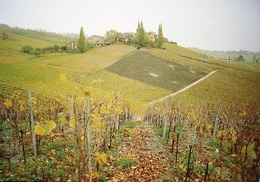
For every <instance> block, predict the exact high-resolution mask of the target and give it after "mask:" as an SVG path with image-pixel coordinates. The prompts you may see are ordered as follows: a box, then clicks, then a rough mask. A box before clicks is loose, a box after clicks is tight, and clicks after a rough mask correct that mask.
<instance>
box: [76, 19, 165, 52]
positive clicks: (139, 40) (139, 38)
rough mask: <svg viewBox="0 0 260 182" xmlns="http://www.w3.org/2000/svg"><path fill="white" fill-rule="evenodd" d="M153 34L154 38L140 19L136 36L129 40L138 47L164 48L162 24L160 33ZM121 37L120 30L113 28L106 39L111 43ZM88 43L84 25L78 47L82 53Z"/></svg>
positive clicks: (107, 33) (106, 35)
mask: <svg viewBox="0 0 260 182" xmlns="http://www.w3.org/2000/svg"><path fill="white" fill-rule="evenodd" d="M152 36H153V38H154V40H151V37H150V35H149V33H148V32H146V31H145V29H144V26H143V22H142V21H141V22H139V21H138V26H137V29H136V33H135V34H134V37H133V38H132V40H131V39H130V38H129V41H127V42H131V43H132V44H134V45H136V46H137V48H141V47H158V48H162V45H163V43H164V37H163V29H162V24H160V25H159V28H158V35H156V34H154V35H152ZM119 37H120V34H119V32H117V31H116V30H113V29H111V30H109V31H107V32H106V33H105V38H106V41H108V42H110V43H115V40H116V39H117V38H119ZM86 44H87V39H86V37H85V34H84V30H83V27H81V28H80V36H79V39H78V49H79V51H80V52H81V53H83V52H85V51H86Z"/></svg>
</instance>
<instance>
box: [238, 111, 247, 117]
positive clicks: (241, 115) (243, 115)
mask: <svg viewBox="0 0 260 182" xmlns="http://www.w3.org/2000/svg"><path fill="white" fill-rule="evenodd" d="M239 116H240V117H245V116H247V113H246V111H245V110H243V111H242V112H241V113H240V114H239Z"/></svg>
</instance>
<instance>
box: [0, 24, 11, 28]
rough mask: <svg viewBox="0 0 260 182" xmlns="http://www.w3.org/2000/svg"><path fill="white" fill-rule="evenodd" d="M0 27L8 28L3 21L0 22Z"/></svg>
mask: <svg viewBox="0 0 260 182" xmlns="http://www.w3.org/2000/svg"><path fill="white" fill-rule="evenodd" d="M0 28H10V27H9V25H7V24H4V23H0Z"/></svg>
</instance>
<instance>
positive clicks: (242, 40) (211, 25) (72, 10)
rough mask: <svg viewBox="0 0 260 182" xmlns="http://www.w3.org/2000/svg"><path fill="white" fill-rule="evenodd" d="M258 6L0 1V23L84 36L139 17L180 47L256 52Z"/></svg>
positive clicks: (125, 28)
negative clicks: (81, 31)
mask: <svg viewBox="0 0 260 182" xmlns="http://www.w3.org/2000/svg"><path fill="white" fill-rule="evenodd" d="M50 5H51V6H50ZM259 7H260V2H259V1H257V0H248V1H239V2H238V1H236V0H230V1H225V0H212V1H210V2H208V1H207V0H197V1H196V2H195V1H190V0H182V1H181V0H173V1H170V0H161V1H158V0H150V1H148V0H143V1H137V0H132V1H130V2H129V1H126V0H112V1H109V2H107V1H102V0H97V1H95V2H91V3H87V2H86V1H82V0H75V1H74V2H73V3H71V1H69V2H68V1H66V2H64V1H62V0H56V1H51V0H45V1H43V0H39V1H37V2H35V1H31V0H20V1H18V0H1V2H0V10H1V11H0V22H1V23H3V24H7V25H9V26H10V27H15V26H17V27H21V28H24V29H31V30H40V29H41V30H46V31H47V32H53V33H60V34H63V33H76V34H79V31H80V27H83V28H84V32H85V34H86V35H88V36H91V35H101V36H104V34H105V32H106V31H108V30H110V29H114V30H116V31H118V32H135V31H136V28H137V24H138V21H143V24H144V28H145V30H146V31H147V32H149V31H154V32H156V33H157V32H158V27H159V24H160V23H162V26H163V34H164V37H166V38H168V39H169V41H173V42H176V43H178V45H180V46H183V47H196V48H199V49H202V50H217V51H230V50H233V51H239V50H246V51H252V52H260V35H259V32H260V22H259V21H258V18H259V17H260V11H259Z"/></svg>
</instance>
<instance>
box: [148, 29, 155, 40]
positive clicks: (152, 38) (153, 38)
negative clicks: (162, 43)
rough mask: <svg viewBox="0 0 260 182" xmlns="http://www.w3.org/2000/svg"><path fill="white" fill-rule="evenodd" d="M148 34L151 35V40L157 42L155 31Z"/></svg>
mask: <svg viewBox="0 0 260 182" xmlns="http://www.w3.org/2000/svg"><path fill="white" fill-rule="evenodd" d="M148 35H149V37H150V40H151V41H152V42H155V41H156V39H157V34H156V33H155V32H151V31H150V32H148Z"/></svg>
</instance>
